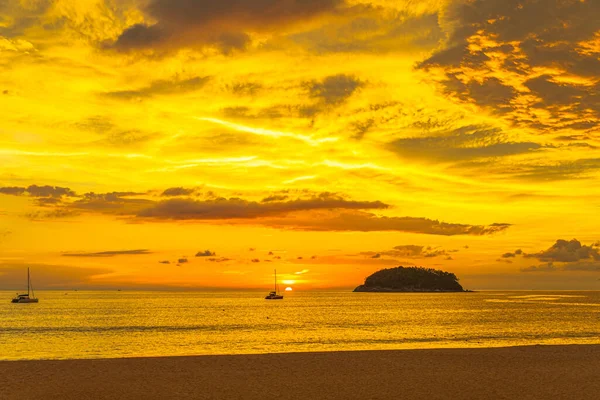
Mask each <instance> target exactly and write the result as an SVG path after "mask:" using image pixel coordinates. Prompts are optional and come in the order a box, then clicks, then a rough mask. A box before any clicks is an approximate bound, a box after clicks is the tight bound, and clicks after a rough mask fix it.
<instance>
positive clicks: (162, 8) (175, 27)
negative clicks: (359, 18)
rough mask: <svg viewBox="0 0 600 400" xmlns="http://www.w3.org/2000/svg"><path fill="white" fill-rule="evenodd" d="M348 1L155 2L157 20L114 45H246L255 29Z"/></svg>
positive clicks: (270, 28)
mask: <svg viewBox="0 0 600 400" xmlns="http://www.w3.org/2000/svg"><path fill="white" fill-rule="evenodd" d="M343 3H344V2H343V0H288V1H284V2H282V1H280V0H221V1H213V0H150V1H148V2H147V4H146V5H145V6H144V8H143V11H144V12H145V14H146V15H147V16H148V20H153V21H156V22H155V23H154V24H152V25H150V24H136V25H133V26H130V27H129V28H127V29H126V30H125V31H123V32H122V33H121V35H120V36H119V37H118V38H117V39H116V41H115V42H114V43H113V44H112V45H110V47H112V48H114V49H117V50H120V51H130V50H147V49H153V50H154V49H160V50H176V49H179V48H185V47H189V48H199V47H205V46H212V47H216V48H219V49H221V50H222V51H223V52H230V51H232V50H235V49H244V48H246V47H247V46H248V44H249V43H250V36H249V35H250V34H251V33H254V32H258V33H264V32H274V31H277V30H280V29H281V28H286V27H289V26H292V25H294V24H296V23H298V22H301V21H306V20H309V19H312V18H314V17H316V16H318V15H320V14H323V13H326V12H330V11H333V10H335V9H336V8H338V7H339V6H342V5H343Z"/></svg>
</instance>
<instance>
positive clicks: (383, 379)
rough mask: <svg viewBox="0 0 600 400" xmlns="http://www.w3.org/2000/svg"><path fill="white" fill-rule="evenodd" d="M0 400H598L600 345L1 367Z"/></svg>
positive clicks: (3, 364) (24, 363)
mask: <svg viewBox="0 0 600 400" xmlns="http://www.w3.org/2000/svg"><path fill="white" fill-rule="evenodd" d="M0 393H1V396H0V398H2V399H4V400H12V399H23V398H40V399H65V400H66V399H78V400H80V399H120V398H129V399H175V398H189V399H263V400H264V399H268V398H279V399H597V398H598V393H600V345H595V346H594V345H571V346H526V347H510V348H488V349H435V350H398V351H357V352H330V353H293V354H263V355H231V356H229V355H228V356H196V357H162V358H128V359H95V360H61V361H51V360H45V361H3V362H0Z"/></svg>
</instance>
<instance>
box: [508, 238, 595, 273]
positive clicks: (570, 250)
mask: <svg viewBox="0 0 600 400" xmlns="http://www.w3.org/2000/svg"><path fill="white" fill-rule="evenodd" d="M509 254H510V253H509ZM512 254H515V255H522V256H523V257H524V258H534V259H536V260H538V261H541V262H543V264H540V265H532V266H529V267H525V268H521V271H522V272H540V271H545V272H549V271H600V249H599V248H598V247H597V246H595V244H592V245H591V246H587V245H582V244H581V242H580V241H579V240H577V239H572V240H563V239H559V240H557V241H556V243H554V244H553V245H552V246H551V247H550V248H548V249H546V250H543V251H540V252H537V253H525V252H523V251H521V250H517V251H516V252H515V253H512Z"/></svg>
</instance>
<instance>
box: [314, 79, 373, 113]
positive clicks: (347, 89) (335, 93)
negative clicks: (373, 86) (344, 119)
mask: <svg viewBox="0 0 600 400" xmlns="http://www.w3.org/2000/svg"><path fill="white" fill-rule="evenodd" d="M362 86H364V82H362V81H361V80H359V79H357V78H356V77H354V76H350V75H345V74H339V75H331V76H327V77H325V78H324V79H323V80H322V81H312V82H309V83H307V84H306V89H307V90H308V94H309V96H310V97H312V98H314V99H317V100H318V101H319V102H321V103H322V104H324V105H326V106H336V105H339V104H341V103H343V102H344V101H346V99H348V98H349V97H350V96H352V94H353V93H354V92H356V91H357V90H358V89H359V88H361V87H362Z"/></svg>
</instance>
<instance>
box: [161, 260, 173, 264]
mask: <svg viewBox="0 0 600 400" xmlns="http://www.w3.org/2000/svg"><path fill="white" fill-rule="evenodd" d="M158 263H159V264H171V261H169V260H163V261H159V262H158Z"/></svg>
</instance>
